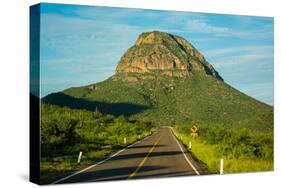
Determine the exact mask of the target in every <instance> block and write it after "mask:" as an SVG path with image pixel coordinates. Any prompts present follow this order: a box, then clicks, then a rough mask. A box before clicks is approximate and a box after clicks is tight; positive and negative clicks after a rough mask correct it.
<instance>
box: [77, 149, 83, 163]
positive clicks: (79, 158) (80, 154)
mask: <svg viewBox="0 0 281 188" xmlns="http://www.w3.org/2000/svg"><path fill="white" fill-rule="evenodd" d="M81 157H82V151H80V152H79V155H78V160H77V163H78V164H80V161H81Z"/></svg>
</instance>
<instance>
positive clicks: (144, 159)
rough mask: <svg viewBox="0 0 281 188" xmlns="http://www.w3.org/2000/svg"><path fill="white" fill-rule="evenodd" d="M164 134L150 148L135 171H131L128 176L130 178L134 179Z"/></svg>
mask: <svg viewBox="0 0 281 188" xmlns="http://www.w3.org/2000/svg"><path fill="white" fill-rule="evenodd" d="M161 137H162V135H161V136H160V137H159V138H158V139H157V140H156V142H155V143H154V144H153V146H152V147H151V148H150V150H149V151H148V153H147V154H146V156H145V157H144V158H143V159H142V161H141V162H140V163H139V165H138V166H137V168H136V169H135V171H134V172H133V173H131V174H130V175H129V177H128V179H132V178H133V177H134V176H135V175H136V174H137V172H138V171H139V169H140V168H141V167H142V166H143V165H144V163H145V161H146V160H147V158H148V157H149V155H150V154H151V153H152V152H153V150H154V149H155V146H156V145H157V144H158V142H159V141H160V139H161Z"/></svg>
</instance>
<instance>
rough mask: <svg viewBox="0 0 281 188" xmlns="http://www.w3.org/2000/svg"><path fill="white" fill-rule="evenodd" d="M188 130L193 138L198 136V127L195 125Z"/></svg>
mask: <svg viewBox="0 0 281 188" xmlns="http://www.w3.org/2000/svg"><path fill="white" fill-rule="evenodd" d="M190 130H191V133H190V135H191V136H192V138H193V139H195V138H196V137H197V136H198V133H197V131H198V128H197V127H196V126H193V127H192V128H191V129H190Z"/></svg>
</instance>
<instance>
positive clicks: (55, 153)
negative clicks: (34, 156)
mask: <svg viewBox="0 0 281 188" xmlns="http://www.w3.org/2000/svg"><path fill="white" fill-rule="evenodd" d="M41 114H42V116H41V181H42V183H50V182H52V181H53V180H55V179H57V178H59V177H64V176H65V175H67V174H68V173H71V172H73V171H76V170H78V169H80V168H82V167H85V166H87V165H90V164H93V163H94V162H96V161H99V160H101V159H103V158H105V157H108V156H109V155H110V154H112V153H114V152H116V151H118V150H120V149H121V148H124V147H125V146H127V145H129V144H132V143H134V142H135V141H137V140H140V139H142V138H143V137H145V136H146V135H148V134H151V133H152V131H154V127H153V126H152V124H151V123H150V122H139V121H136V120H128V119H127V118H126V117H125V116H122V115H121V116H118V117H115V116H113V115H104V114H102V113H101V112H99V109H98V108H96V110H95V111H94V112H91V111H86V110H74V109H70V108H67V107H58V106H55V105H49V104H41ZM124 138H126V142H125V141H124ZM80 151H82V152H83V155H82V158H81V163H80V164H77V159H78V154H79V152H80Z"/></svg>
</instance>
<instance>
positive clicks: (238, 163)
mask: <svg viewBox="0 0 281 188" xmlns="http://www.w3.org/2000/svg"><path fill="white" fill-rule="evenodd" d="M192 126H193V125H177V126H175V127H174V129H175V132H176V133H177V136H178V138H179V139H181V140H182V142H183V143H184V145H185V146H186V147H187V148H188V146H189V142H190V141H191V143H192V148H191V152H192V153H193V155H195V156H196V157H197V158H198V159H199V160H200V161H202V162H203V163H205V164H206V165H207V166H208V168H209V171H210V172H213V173H218V172H219V168H220V159H224V173H239V172H254V171H270V170H273V131H272V130H271V131H269V130H266V131H261V130H254V129H246V128H239V127H238V128H237V127H225V126H221V125H208V126H207V125H205V126H204V125H198V126H197V127H198V130H199V132H198V137H197V138H195V139H193V138H192V137H191V136H190V128H191V127H192Z"/></svg>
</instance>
